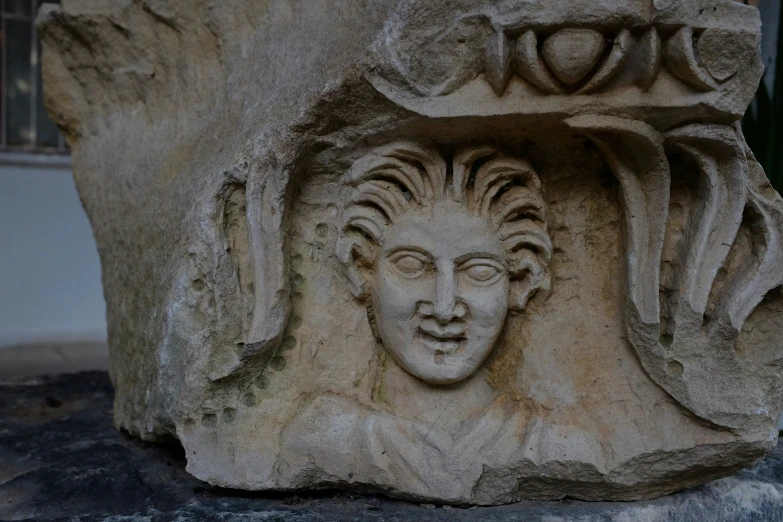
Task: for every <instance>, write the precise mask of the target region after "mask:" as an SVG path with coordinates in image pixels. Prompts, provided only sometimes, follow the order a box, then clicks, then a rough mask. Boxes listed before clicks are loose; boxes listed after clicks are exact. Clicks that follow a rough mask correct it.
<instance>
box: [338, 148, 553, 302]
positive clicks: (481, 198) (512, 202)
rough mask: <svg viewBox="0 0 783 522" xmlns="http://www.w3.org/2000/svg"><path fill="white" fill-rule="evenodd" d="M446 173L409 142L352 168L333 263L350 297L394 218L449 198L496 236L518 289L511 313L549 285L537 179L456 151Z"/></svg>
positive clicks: (527, 171)
mask: <svg viewBox="0 0 783 522" xmlns="http://www.w3.org/2000/svg"><path fill="white" fill-rule="evenodd" d="M448 170H449V169H448V165H447V163H446V161H445V160H444V159H443V157H441V156H440V155H439V154H438V153H437V152H436V151H434V150H432V149H428V148H425V147H422V146H420V145H417V144H412V143H394V144H392V145H388V146H385V147H381V148H378V149H375V150H373V151H372V152H371V153H369V154H367V155H366V156H364V157H362V158H360V159H359V160H357V161H356V162H355V163H354V164H353V166H352V167H351V169H350V170H349V171H348V174H347V183H349V184H350V185H351V186H352V187H354V189H353V191H352V193H351V196H350V199H349V200H348V202H347V204H346V205H345V207H344V209H343V213H342V227H341V229H340V237H339V239H338V243H337V257H338V258H339V259H340V261H341V263H342V264H343V266H344V267H345V268H346V269H347V270H346V275H347V276H348V278H349V280H350V282H351V283H352V286H353V287H354V288H353V291H354V294H355V295H356V296H357V297H362V296H364V295H365V294H366V288H365V286H366V283H365V281H364V278H362V277H361V276H360V274H359V273H358V271H357V270H356V269H355V268H354V267H355V266H364V267H371V266H372V265H373V264H374V263H375V258H376V256H377V254H378V250H379V247H380V246H381V245H383V242H384V235H385V233H386V230H387V229H388V228H389V227H390V226H391V225H392V224H393V223H394V221H395V220H396V219H397V218H399V217H400V216H401V215H402V214H404V213H405V212H407V211H408V210H410V209H413V208H426V207H428V206H432V205H435V204H436V203H438V202H440V201H449V200H451V201H454V202H457V203H461V204H462V205H464V207H465V209H466V211H468V212H471V213H474V214H477V215H479V216H481V217H483V218H484V219H486V220H487V222H488V223H490V225H491V226H492V228H493V230H495V232H496V233H497V234H498V237H499V239H500V240H501V241H502V243H503V246H504V247H505V250H506V252H507V256H506V266H507V268H508V270H509V274H510V277H511V280H512V282H514V281H516V282H518V283H519V284H520V285H521V288H518V290H520V292H518V293H519V294H520V296H519V299H518V301H517V302H513V303H512V306H511V308H512V309H521V308H523V307H524V306H525V304H526V302H527V299H528V297H529V296H530V295H532V294H533V293H534V292H535V291H536V290H538V289H539V288H541V287H542V286H545V285H546V284H548V270H547V269H548V265H549V261H550V259H551V255H552V242H551V240H550V238H549V235H548V234H547V231H546V221H545V218H546V216H545V205H544V200H543V197H542V195H541V182H540V180H539V179H538V176H537V175H536V173H535V172H534V171H533V169H532V168H531V167H530V165H529V164H528V163H527V162H525V161H523V160H521V159H517V158H510V157H507V156H504V155H503V154H501V153H499V152H498V151H497V150H496V149H494V148H490V147H473V148H469V149H466V150H463V151H460V152H459V153H458V154H457V155H456V156H455V157H454V160H453V164H452V169H451V172H449V171H448ZM512 301H513V300H512Z"/></svg>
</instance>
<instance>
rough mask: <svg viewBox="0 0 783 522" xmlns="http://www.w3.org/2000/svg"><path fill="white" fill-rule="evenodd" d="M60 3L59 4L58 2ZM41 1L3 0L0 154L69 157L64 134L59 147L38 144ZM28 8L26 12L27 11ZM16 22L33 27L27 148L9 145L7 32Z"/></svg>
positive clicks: (0, 17)
mask: <svg viewBox="0 0 783 522" xmlns="http://www.w3.org/2000/svg"><path fill="white" fill-rule="evenodd" d="M9 3H10V4H11V5H12V6H15V7H18V6H20V5H21V6H23V9H22V11H26V13H24V12H23V13H18V12H10V11H9V9H10V8H9ZM57 3H59V2H57ZM38 5H39V0H0V31H1V33H0V34H2V46H1V47H2V50H1V51H2V52H0V62H1V64H0V151H20V152H43V153H59V154H67V153H68V147H67V144H66V143H65V139H64V138H63V137H62V135H61V134H59V133H58V134H57V145H56V146H55V147H51V146H41V145H39V144H38V130H39V129H38V79H39V76H40V74H41V67H40V64H39V63H38V55H39V42H38V37H37V35H36V32H35V27H34V23H35V17H36V15H37V13H38ZM24 7H26V9H24ZM8 20H16V21H20V22H27V23H29V24H30V56H29V57H28V59H29V63H30V73H29V74H30V77H29V78H28V80H29V82H30V93H29V94H30V96H29V100H28V103H29V118H30V122H29V126H30V128H29V130H30V134H29V140H28V142H27V143H26V144H24V145H9V143H8V124H9V121H8V87H9V76H8V72H9V71H8V47H9V45H8V43H9V42H8V38H9V35H8V30H7V21H8Z"/></svg>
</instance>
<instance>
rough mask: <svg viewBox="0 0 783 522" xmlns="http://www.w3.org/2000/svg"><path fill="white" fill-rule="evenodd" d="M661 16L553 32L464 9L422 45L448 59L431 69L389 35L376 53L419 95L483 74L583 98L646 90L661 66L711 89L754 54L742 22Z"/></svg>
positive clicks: (499, 84)
mask: <svg viewBox="0 0 783 522" xmlns="http://www.w3.org/2000/svg"><path fill="white" fill-rule="evenodd" d="M705 9H706V8H702V12H701V13H699V14H703V11H704V10H705ZM544 16H545V15H544ZM661 18H662V19H661V20H660V22H658V23H656V22H655V21H654V20H653V23H650V20H649V19H648V20H646V21H643V19H639V18H636V19H634V18H633V17H629V19H628V21H627V22H626V24H625V26H622V25H621V26H620V27H618V26H617V23H616V21H615V20H611V21H610V20H606V21H603V22H604V24H606V23H607V22H608V25H605V26H604V27H599V28H586V27H583V24H584V21H581V20H580V22H578V23H577V24H574V25H573V26H571V27H565V28H556V29H552V28H551V27H548V26H547V24H546V23H542V21H541V20H536V21H535V22H533V21H532V20H530V21H527V20H524V19H517V18H516V17H515V16H513V15H508V14H506V15H503V14H498V13H495V14H490V13H470V14H466V15H463V16H461V17H459V18H457V19H455V20H454V21H453V23H452V24H451V25H448V26H446V27H444V28H443V29H442V30H441V31H439V32H438V33H437V34H436V35H435V37H434V38H431V39H429V40H428V41H426V42H421V43H422V44H423V45H424V46H425V50H424V51H423V52H428V51H429V52H432V53H433V54H438V53H439V54H441V55H442V56H444V57H446V61H445V62H444V63H442V64H439V65H440V67H439V68H438V69H437V70H435V71H433V72H424V71H420V70H419V69H418V67H419V65H420V62H418V63H417V62H411V63H406V61H405V60H403V59H402V58H401V56H400V52H401V51H406V50H407V49H404V48H403V49H398V48H397V46H398V45H399V40H393V39H389V40H387V41H386V42H384V45H383V47H382V48H381V49H380V50H379V53H380V54H381V55H384V56H386V57H387V60H388V63H389V64H390V69H389V70H388V71H387V72H386V75H387V76H388V77H389V78H390V79H391V80H392V81H393V82H396V83H398V84H400V85H404V86H405V87H406V88H408V89H411V90H413V91H414V92H415V93H417V94H418V95H420V96H426V97H437V96H445V95H448V94H451V93H453V92H454V91H456V90H458V89H460V88H462V87H464V86H465V85H466V84H468V83H470V82H471V81H473V80H475V79H476V78H477V77H479V76H480V75H482V74H483V78H484V80H485V81H486V82H487V83H489V85H490V86H491V87H492V89H493V90H494V92H495V94H496V95H497V96H502V95H504V93H505V92H506V90H507V87H508V84H509V82H510V80H511V79H512V77H515V76H516V77H518V78H521V79H523V80H524V81H525V82H527V83H528V84H529V85H530V86H532V87H533V88H534V89H535V90H536V91H537V92H538V93H539V94H543V95H565V94H571V95H580V94H581V95H586V94H594V93H599V92H604V91H612V90H618V89H621V88H623V87H627V86H631V85H635V86H638V87H640V88H641V89H642V90H643V91H647V90H648V89H649V88H650V87H651V86H652V85H653V83H654V82H655V81H656V80H657V79H658V77H659V76H660V74H661V71H662V70H665V71H667V74H670V75H673V77H675V78H676V79H677V81H680V82H683V83H684V84H685V85H687V86H689V87H691V88H694V89H697V90H700V91H714V90H716V89H719V88H720V86H721V85H722V84H724V83H726V82H727V81H729V80H730V79H731V78H733V77H734V76H735V75H736V74H737V72H738V71H739V70H740V68H741V65H742V64H743V63H745V62H746V61H747V60H749V59H751V58H752V56H753V55H754V53H755V49H756V46H757V44H758V35H757V34H754V33H753V32H750V31H747V30H745V29H744V28H742V27H735V28H731V27H729V26H725V25H722V24H716V25H715V26H709V25H708V26H706V27H705V26H704V25H702V24H704V20H703V19H701V20H698V21H697V23H698V24H699V25H698V26H692V25H688V23H687V22H686V21H685V20H687V17H683V18H684V19H685V20H684V19H680V20H677V21H676V22H675V21H673V20H672V19H671V18H669V17H661ZM531 22H533V23H531ZM707 23H708V24H709V22H707ZM528 24H529V25H528ZM604 24H601V22H598V23H597V25H599V26H600V25H604ZM427 48H428V49H427ZM422 80H424V81H422Z"/></svg>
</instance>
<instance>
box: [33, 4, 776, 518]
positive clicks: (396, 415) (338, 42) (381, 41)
mask: <svg viewBox="0 0 783 522" xmlns="http://www.w3.org/2000/svg"><path fill="white" fill-rule="evenodd" d="M38 28H39V32H40V34H41V37H42V40H43V50H44V54H43V60H44V77H45V86H46V100H47V107H48V109H49V112H50V114H51V116H52V118H53V119H54V121H56V122H57V123H58V125H59V126H60V129H61V130H62V132H63V134H64V135H65V136H66V138H67V140H68V142H69V144H70V146H71V147H72V149H73V166H74V175H75V178H76V182H77V186H78V188H79V191H80V194H81V197H82V199H83V202H84V206H85V209H86V210H87V213H88V215H89V218H90V220H91V223H92V226H93V229H94V232H95V236H96V240H97V243H98V248H99V251H100V255H101V261H102V269H103V282H104V287H105V293H106V300H107V306H108V324H109V340H110V344H111V349H112V354H111V377H112V381H113V383H114V385H115V387H116V390H117V395H116V398H115V404H114V417H115V423H116V425H117V427H119V428H122V429H125V430H127V431H129V432H131V433H133V434H134V435H137V436H139V437H141V438H143V439H148V440H161V439H166V438H169V437H176V438H177V439H179V440H180V441H181V443H182V445H183V446H184V448H185V453H186V457H187V461H188V468H187V469H188V471H189V472H190V473H192V474H193V475H195V476H196V477H198V478H199V479H201V480H204V481H207V482H209V483H210V484H213V485H216V486H222V487H230V488H240V489H248V490H267V491H269V490H274V491H290V490H300V489H313V488H349V489H356V490H361V491H377V492H383V493H385V494H388V495H392V496H397V497H401V498H405V499H412V500H416V501H418V502H438V503H447V504H457V505H471V504H501V503H508V502H514V501H517V500H521V499H535V500H554V499H562V498H565V497H569V498H577V499H585V500H637V499H650V498H654V497H657V496H660V495H663V494H666V493H670V492H673V491H676V490H678V489H682V488H685V487H688V486H692V485H695V484H699V483H702V482H705V481H708V480H712V479H715V478H719V477H723V476H726V475H730V474H732V473H734V472H736V471H737V470H739V469H741V468H743V467H746V466H748V465H750V464H752V463H753V462H755V461H756V460H757V459H759V458H761V457H762V456H763V455H765V454H766V453H767V452H769V451H770V450H771V449H772V448H773V447H774V445H775V443H776V440H777V431H776V422H777V419H778V418H779V416H780V412H781V407H782V406H783V389H782V388H781V384H782V383H783V376H782V375H781V354H783V337H781V335H780V332H781V331H783V295H782V294H781V291H780V286H781V283H783V249H782V248H781V241H783V200H781V198H780V196H779V195H778V194H776V193H775V192H774V190H772V188H771V187H770V186H769V183H768V182H767V179H766V177H765V175H764V172H763V171H762V169H761V168H760V166H759V164H758V162H757V161H756V160H755V159H754V157H753V155H752V153H751V152H750V150H749V149H748V148H747V146H746V144H745V141H744V139H743V137H742V133H741V129H740V127H739V123H738V122H739V120H740V118H741V117H742V115H743V113H744V111H745V109H746V108H747V106H748V104H749V103H750V101H751V99H752V97H753V94H754V92H755V89H756V86H757V84H758V81H759V78H760V76H761V72H762V64H761V61H760V58H759V52H758V41H759V30H760V22H759V17H758V13H757V11H756V10H755V9H754V8H752V7H748V6H745V5H741V4H739V3H736V2H732V1H730V0H682V1H674V2H673V1H662V0H654V1H653V0H632V1H628V0H623V1H619V0H600V1H589V2H588V1H584V0H563V1H558V2H531V1H529V0H504V1H488V0H432V1H430V0H428V1H427V2H419V1H412V0H393V1H391V0H384V1H369V2H368V1H364V0H362V1H359V0H356V1H353V0H351V1H348V0H346V1H342V2H337V3H335V2H326V1H319V0H316V1H307V2H292V1H285V0H269V1H258V2H247V1H244V0H242V1H240V0H236V1H221V2H219V3H214V2H211V3H210V2H206V1H201V0H172V1H168V2H162V1H157V0H141V1H139V2H131V3H127V2H126V3H117V2H114V1H110V0H94V1H90V2H77V1H72V2H69V1H67V0H66V1H65V2H64V4H63V6H62V7H44V8H43V9H42V12H41V14H40V15H39V21H38Z"/></svg>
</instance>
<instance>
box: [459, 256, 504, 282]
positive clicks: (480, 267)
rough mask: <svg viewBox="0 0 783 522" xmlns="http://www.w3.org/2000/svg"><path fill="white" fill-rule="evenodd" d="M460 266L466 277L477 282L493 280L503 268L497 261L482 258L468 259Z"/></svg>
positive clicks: (498, 276)
mask: <svg viewBox="0 0 783 522" xmlns="http://www.w3.org/2000/svg"><path fill="white" fill-rule="evenodd" d="M460 268H461V269H462V271H463V272H464V273H465V274H466V275H467V276H468V277H470V278H471V279H472V280H474V281H476V282H479V283H491V282H494V281H496V280H497V279H499V278H500V276H501V275H502V274H503V269H502V268H500V266H499V265H498V264H497V263H495V262H494V261H491V260H484V259H474V260H470V261H468V262H466V263H464V264H463V265H462V266H461V267H460Z"/></svg>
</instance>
